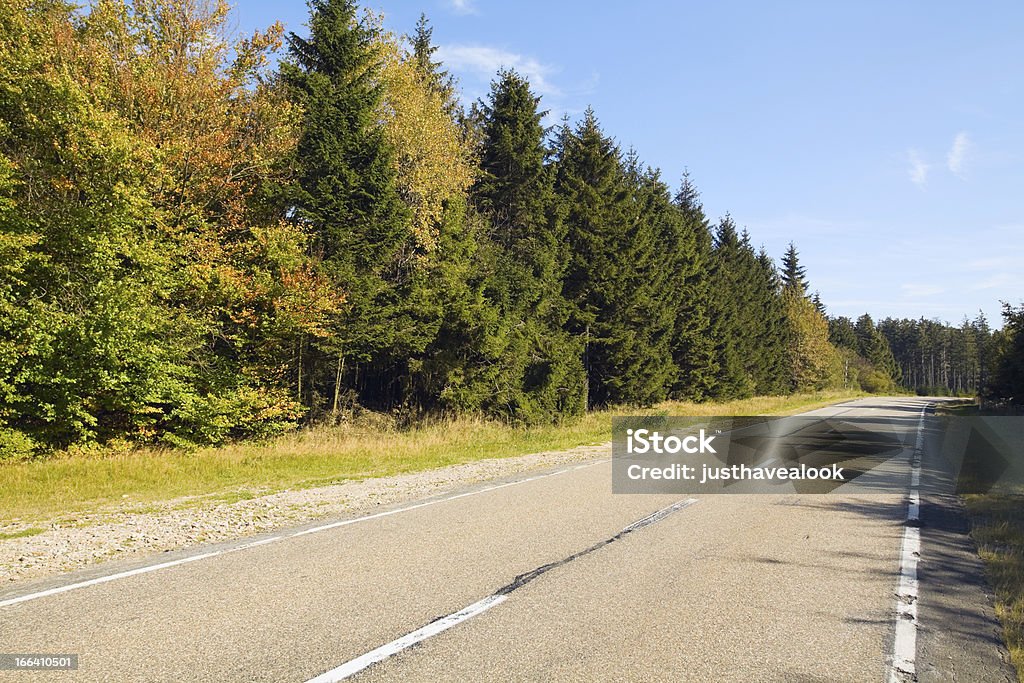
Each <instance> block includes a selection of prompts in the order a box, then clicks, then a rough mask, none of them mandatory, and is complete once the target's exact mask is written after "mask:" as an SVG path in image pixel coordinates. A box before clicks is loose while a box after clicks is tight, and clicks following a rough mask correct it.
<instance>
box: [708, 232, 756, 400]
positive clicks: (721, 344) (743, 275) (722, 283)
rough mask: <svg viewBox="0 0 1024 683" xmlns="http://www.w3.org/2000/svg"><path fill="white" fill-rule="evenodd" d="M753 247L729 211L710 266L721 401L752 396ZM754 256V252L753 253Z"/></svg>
mask: <svg viewBox="0 0 1024 683" xmlns="http://www.w3.org/2000/svg"><path fill="white" fill-rule="evenodd" d="M749 251H750V246H749V244H747V243H746V242H745V241H744V240H743V239H742V238H741V237H740V234H739V232H738V231H737V230H736V223H735V222H734V221H733V220H732V217H731V216H729V215H728V214H726V216H725V217H724V218H722V220H721V221H719V223H718V225H717V226H716V228H715V235H714V251H713V258H712V267H711V298H710V304H711V321H712V325H711V330H712V337H713V338H714V339H715V362H716V364H717V366H718V372H717V375H716V381H715V383H714V386H713V390H712V391H713V396H714V397H715V398H717V399H720V400H727V399H733V398H745V397H748V396H752V395H753V393H754V389H755V381H754V378H753V377H752V376H751V374H750V373H749V372H748V371H747V367H746V362H747V361H746V355H747V352H748V350H749V349H750V347H751V344H750V336H749V335H750V334H751V333H752V330H750V329H749V328H748V327H746V323H747V320H746V317H747V313H746V311H745V310H744V306H745V304H746V301H747V300H748V299H749V298H750V296H751V294H752V293H751V291H750V287H749V284H750V283H749V278H748V274H749V272H750V269H749V266H750V261H749V259H748V258H747V256H748V254H747V252H749ZM751 256H752V254H751Z"/></svg>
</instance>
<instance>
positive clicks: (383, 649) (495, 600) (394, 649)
mask: <svg viewBox="0 0 1024 683" xmlns="http://www.w3.org/2000/svg"><path fill="white" fill-rule="evenodd" d="M507 599H508V596H506V595H489V596H487V597H486V598H484V599H483V600H480V601H479V602H474V603H473V604H472V605H470V606H469V607H466V608H464V609H461V610H459V611H458V612H453V613H452V614H449V615H448V616H446V617H441V618H440V619H438V620H437V621H432V622H431V623H429V624H427V625H426V626H424V627H423V628H420V629H417V630H415V631H413V632H412V633H407V634H406V635H404V636H402V637H401V638H398V639H397V640H392V641H391V642H390V643H388V644H386V645H381V646H380V647H378V648H377V649H376V650H370V651H369V652H367V653H366V654H365V655H362V656H361V657H356V658H355V659H353V660H351V661H348V662H345V663H344V664H342V665H341V666H339V667H337V668H336V669H331V670H330V671H328V672H326V673H322V674H320V675H319V676H317V677H316V678H311V679H310V680H309V681H307V683H335V682H336V681H341V680H344V679H346V678H348V677H349V676H352V675H354V674H357V673H359V672H360V671H362V670H363V669H365V668H366V667H368V666H370V665H372V664H376V663H377V662H380V661H383V660H385V659H387V658H388V657H390V656H392V655H395V654H398V653H399V652H401V651H402V650H404V649H406V648H407V647H412V646H413V645H415V644H416V643H419V642H422V641H424V640H426V639H427V638H430V637H431V636H436V635H437V634H438V633H441V632H443V631H447V630H448V629H450V628H451V627H452V626H455V625H456V624H460V623H462V622H463V621H466V620H467V619H471V618H472V617H475V616H476V615H478V614H480V613H481V612H485V611H486V610H489V609H490V608H492V607H494V606H495V605H500V604H501V603H503V602H505V600H507Z"/></svg>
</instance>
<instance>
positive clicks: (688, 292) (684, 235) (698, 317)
mask: <svg viewBox="0 0 1024 683" xmlns="http://www.w3.org/2000/svg"><path fill="white" fill-rule="evenodd" d="M674 204H675V206H676V209H677V210H678V211H679V214H680V219H681V235H680V239H679V243H678V246H677V250H676V252H675V257H676V258H675V260H676V264H675V268H674V271H673V272H674V275H675V277H676V278H677V280H676V286H677V287H679V288H680V296H679V306H678V309H677V316H676V323H675V328H674V330H673V339H672V358H673V362H674V363H675V364H676V366H677V367H678V368H679V375H678V377H677V380H676V383H675V385H674V386H673V387H672V395H673V396H674V397H676V398H682V399H690V400H703V399H706V398H708V397H710V396H711V393H712V391H711V390H712V387H713V385H714V383H715V374H716V372H717V371H718V366H717V363H716V355H715V340H714V338H713V337H712V326H711V318H710V310H709V305H710V296H711V294H710V283H711V279H710V269H711V258H712V253H711V230H710V226H709V224H708V219H707V217H706V216H705V215H704V207H703V206H702V205H701V203H700V194H699V193H698V192H697V188H696V187H695V186H694V184H693V182H692V181H691V180H690V174H689V172H685V173H684V174H683V180H682V183H681V184H680V187H679V191H678V192H677V193H676V196H675V198H674Z"/></svg>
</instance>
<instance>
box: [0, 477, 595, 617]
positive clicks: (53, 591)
mask: <svg viewBox="0 0 1024 683" xmlns="http://www.w3.org/2000/svg"><path fill="white" fill-rule="evenodd" d="M603 462H607V459H606V458H602V459H601V460H597V461H595V462H589V463H584V464H582V465H575V466H570V467H565V468H563V469H559V470H555V471H554V472H548V473H547V474H538V475H534V476H532V477H527V478H525V479H517V480H516V481H509V482H505V483H504V484H497V485H494V486H487V487H484V488H482V489H477V490H476V491H467V492H466V493H459V494H456V495H454V496H448V497H446V498H437V499H435V500H428V501H425V502H422V503H416V504H415V505H407V506H405V507H401V508H396V509H394V510H387V511H385V512H377V513H375V514H372V515H365V516H363V517H355V518H353V519H344V520H341V521H339V522H332V523H330V524H322V525H320V526H315V527H311V528H309V529H302V530H300V531H294V532H292V533H288V534H281V535H278V536H273V537H271V538H264V539H260V540H258V541H251V542H249V543H243V544H242V545H238V546H235V547H233V548H225V549H224V550H214V551H210V552H206V553H200V554H199V555H192V556H190V557H183V558H181V559H178V560H171V561H170V562H161V563H160V564H154V565H150V566H147V567H139V568H138V569H131V570H128V571H124V572H117V573H116V574H108V575H107V576H100V577H97V578H95V579H88V580H87V581H79V582H77V583H69V584H67V585H66V586H57V587H56V588H50V589H47V590H44V591H38V592H36V593H28V594H26V595H19V596H18V597H14V598H8V599H6V600H0V607H9V606H11V605H17V604H19V603H22V602H28V601H30V600H38V599H39V598H46V597H49V596H51V595H59V594H60V593H67V592H68V591H73V590H78V589H79V588H88V587H89V586H96V585H99V584H101V583H107V582H109V581H117V580H119V579H127V578H130V577H133V576H138V575H140V574H148V573H149V572H155V571H157V570H160V569H169V568H171V567H177V566H178V565H182V564H188V563H189V562H197V561H198V560H205V559H209V558H211V557H218V556H220V555H227V554H229V553H235V552H238V551H240V550H248V549H249V548H254V547H257V546H261V545H266V544H268V543H273V542H275V541H280V540H284V539H288V538H297V537H299V536H306V535H308V534H314V533H318V532H320V531H328V530H330V529H337V528H339V527H343V526H349V525H350V524H359V523H360V522H368V521H370V520H374V519H380V518H381V517H389V516H391V515H397V514H399V513H401V512H409V511H411V510H418V509H420V508H425V507H428V506H430V505H437V504H438V503H447V502H449V501H452V500H458V499H460V498H468V497H469V496H477V495H480V494H481V493H488V492H490V491H497V490H498V489H503V488H506V487H509V486H516V485H517V484H525V483H527V482H530V481H536V480H538V479H545V478H547V477H553V476H555V475H557V474H564V473H566V472H571V471H575V470H580V469H583V468H585V467H593V466H594V465H600V464H601V463H603Z"/></svg>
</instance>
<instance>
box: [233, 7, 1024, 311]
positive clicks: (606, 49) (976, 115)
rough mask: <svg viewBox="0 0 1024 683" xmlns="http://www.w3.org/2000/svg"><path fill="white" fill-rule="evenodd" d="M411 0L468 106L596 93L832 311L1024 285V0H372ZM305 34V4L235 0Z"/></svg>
mask: <svg viewBox="0 0 1024 683" xmlns="http://www.w3.org/2000/svg"><path fill="white" fill-rule="evenodd" d="M364 6H366V7H369V8H371V9H374V10H376V11H379V12H382V13H383V14H384V16H385V24H386V25H387V27H388V28H389V29H391V30H393V31H395V32H398V33H407V32H411V31H412V29H413V27H414V25H415V23H416V19H417V18H418V16H419V14H420V12H426V13H427V15H428V17H429V18H430V20H431V22H432V24H433V26H434V39H435V42H436V43H438V44H439V45H440V46H441V51H440V52H439V56H440V57H442V58H443V59H444V61H445V62H446V64H447V66H448V68H449V70H450V71H452V72H453V73H454V74H455V75H456V76H457V77H458V79H459V83H460V86H461V88H462V91H463V95H464V99H465V100H466V101H470V100H472V99H475V98H476V97H481V96H484V95H485V94H486V93H487V91H488V89H489V85H488V84H489V81H490V79H491V78H492V77H493V75H494V73H495V71H496V70H497V69H498V67H500V66H502V65H505V66H511V67H514V68H516V69H518V70H519V71H520V72H522V73H524V74H526V75H527V76H529V78H530V80H531V83H533V85H534V88H535V90H536V91H537V93H538V94H539V95H541V96H542V105H543V106H544V108H546V109H548V110H549V111H550V112H551V116H550V119H551V121H552V122H555V121H557V120H558V118H560V117H561V116H562V115H563V114H568V115H569V116H571V117H574V118H575V117H578V116H579V115H580V114H581V113H582V112H583V111H584V110H585V109H586V107H587V106H588V105H592V106H593V107H594V109H595V111H596V112H597V116H598V118H599V119H600V121H601V123H602V126H603V127H604V129H605V131H606V132H607V133H609V134H611V135H612V136H614V137H615V138H616V139H617V140H618V141H619V142H620V144H621V145H622V147H623V148H624V149H625V148H629V147H634V148H635V149H636V150H637V152H638V154H639V156H640V158H641V159H642V160H644V161H645V162H646V163H647V164H649V165H651V166H655V167H658V168H661V169H662V172H663V177H664V178H665V179H666V180H667V181H668V182H669V184H670V185H671V186H673V187H675V186H677V185H678V182H679V178H680V176H681V174H682V172H683V170H684V168H688V169H689V171H690V173H691V176H692V178H693V180H694V182H695V183H696V184H697V187H698V189H699V190H700V192H701V197H702V200H703V202H704V206H705V210H706V211H707V213H708V215H709V216H711V217H718V216H721V215H722V214H724V213H725V212H730V213H731V214H732V216H733V218H734V219H735V220H736V222H737V223H738V224H739V225H741V226H745V227H746V228H748V229H749V231H750V233H751V236H752V239H753V242H754V244H755V245H762V244H763V245H764V246H765V247H766V248H767V249H768V251H769V252H770V253H771V254H772V255H773V256H775V257H776V259H778V258H779V257H780V256H781V254H782V253H783V252H784V251H785V248H786V245H787V244H788V242H789V241H790V240H793V241H794V242H796V245H797V248H798V249H799V251H800V254H801V258H802V260H803V263H804V265H805V266H806V267H807V271H808V276H809V278H810V281H811V287H812V289H817V290H820V292H821V296H822V298H823V300H824V302H825V304H826V305H827V306H828V308H829V312H830V313H832V314H838V315H850V316H856V315H859V314H860V313H863V312H865V311H867V312H870V313H871V314H872V315H873V316H875V317H876V318H881V317H885V316H899V317H904V316H907V317H920V316H922V315H923V316H925V317H929V318H932V317H937V318H940V319H943V320H947V321H951V322H954V323H957V322H959V321H960V320H961V319H962V318H963V316H964V315H965V314H966V315H969V316H971V317H973V316H974V315H976V314H977V311H978V310H979V309H981V310H983V311H984V312H985V314H986V315H987V316H988V318H989V320H990V322H991V323H993V324H995V325H997V326H998V324H999V322H1000V320H999V309H1000V306H999V300H1000V299H1002V300H1005V301H1009V302H1011V303H1013V304H1014V305H1016V304H1019V303H1021V301H1022V299H1024V240H1022V239H1021V236H1022V235H1024V125H1022V123H1024V39H1022V37H1021V36H1024V3H1020V2H988V3H979V4H975V5H969V4H965V3H962V2H958V3H954V2H912V1H902V0H901V1H900V2H863V1H861V2H847V3H843V4H840V3H836V2H821V1H820V0H818V1H815V2H782V3H760V2H747V3H740V2H714V3H711V2H700V3H698V2H689V3H675V2H653V1H643V0H639V1H637V0H634V1H633V2H629V3H625V2H614V3H612V2H608V3H605V2H594V1H590V2H562V1H559V0H548V1H547V2H535V1H532V0H529V1H517V2H507V1H505V2H500V1H497V0H422V1H419V2H409V1H389V0H379V1H377V2H369V3H365V4H364ZM235 18H236V22H237V24H238V26H239V28H241V29H242V30H245V31H248V30H251V29H253V28H256V27H261V26H265V25H267V24H269V23H271V22H273V21H274V20H278V19H279V20H281V21H283V22H284V23H285V25H286V27H287V28H288V29H289V30H294V31H296V32H298V33H304V32H305V27H304V23H305V21H306V7H305V4H304V3H302V2H294V1H292V0H289V1H288V2H269V1H268V0H238V2H237V5H236V17H235Z"/></svg>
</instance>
